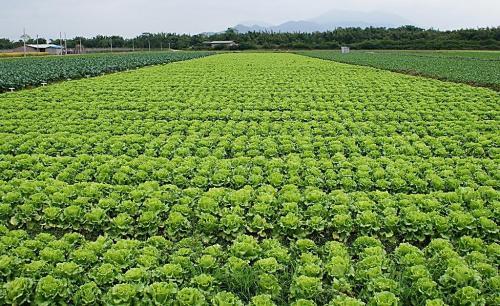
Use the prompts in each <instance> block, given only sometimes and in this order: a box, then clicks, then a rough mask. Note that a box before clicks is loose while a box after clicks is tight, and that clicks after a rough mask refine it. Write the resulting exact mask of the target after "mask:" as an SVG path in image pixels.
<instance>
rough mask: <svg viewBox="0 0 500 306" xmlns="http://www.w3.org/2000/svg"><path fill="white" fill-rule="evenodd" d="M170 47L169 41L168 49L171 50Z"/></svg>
mask: <svg viewBox="0 0 500 306" xmlns="http://www.w3.org/2000/svg"><path fill="white" fill-rule="evenodd" d="M171 50H172V49H171V48H170V42H168V51H171Z"/></svg>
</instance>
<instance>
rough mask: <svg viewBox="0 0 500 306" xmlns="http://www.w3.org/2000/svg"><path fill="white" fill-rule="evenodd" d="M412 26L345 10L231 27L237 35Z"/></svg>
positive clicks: (389, 17)
mask: <svg viewBox="0 0 500 306" xmlns="http://www.w3.org/2000/svg"><path fill="white" fill-rule="evenodd" d="M408 24H412V22H411V21H410V20H408V19H405V18H403V17H401V16H398V15H395V14H390V13H385V12H378V11H372V12H359V11H346V10H331V11H328V12H325V13H323V14H321V15H319V16H317V17H314V18H310V19H306V20H296V21H287V22H284V23H281V24H278V25H269V24H265V23H261V22H243V23H240V24H238V25H236V26H234V27H233V29H235V30H236V31H238V32H239V33H247V32H292V33H293V32H305V33H312V32H324V31H331V30H334V29H335V28H338V27H343V28H346V27H361V28H367V27H370V26H372V27H386V28H394V27H399V26H403V25H408Z"/></svg>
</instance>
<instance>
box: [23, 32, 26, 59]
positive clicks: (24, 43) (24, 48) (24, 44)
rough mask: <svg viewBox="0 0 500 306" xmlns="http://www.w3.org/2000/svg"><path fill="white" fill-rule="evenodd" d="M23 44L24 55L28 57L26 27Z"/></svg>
mask: <svg viewBox="0 0 500 306" xmlns="http://www.w3.org/2000/svg"><path fill="white" fill-rule="evenodd" d="M23 46H24V47H23V50H24V57H26V28H23Z"/></svg>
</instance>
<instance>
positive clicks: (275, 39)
mask: <svg viewBox="0 0 500 306" xmlns="http://www.w3.org/2000/svg"><path fill="white" fill-rule="evenodd" d="M212 40H234V41H236V42H237V43H238V44H239V45H238V47H233V48H235V49H240V50H245V49H336V48H339V47H340V46H344V45H346V46H350V47H351V48H353V49H483V50H499V49H500V27H493V28H481V29H462V30H451V31H439V30H435V29H422V28H418V27H415V26H403V27H399V28H375V27H369V28H337V29H335V30H332V31H328V32H315V33H277V32H249V33H238V32H236V31H235V30H233V29H231V28H230V29H228V30H227V31H225V32H221V33H213V34H198V35H188V34H175V33H143V34H141V35H139V36H137V37H135V38H124V37H121V36H102V35H98V36H95V37H93V38H85V37H75V38H73V39H68V41H67V45H68V48H74V47H75V46H76V45H77V44H79V43H80V41H81V43H82V45H83V46H84V47H86V48H109V47H110V45H111V42H112V43H113V47H114V48H136V49H149V48H151V49H155V50H157V49H160V48H168V46H169V43H170V46H171V48H174V49H207V48H210V46H209V45H206V44H203V42H205V41H212ZM49 41H50V42H53V43H59V40H58V39H49ZM39 42H41V43H42V42H45V40H44V39H39ZM29 43H35V41H34V40H30V41H29ZM20 45H22V42H21V41H17V42H14V41H10V40H8V39H0V49H11V48H15V47H18V46H20Z"/></svg>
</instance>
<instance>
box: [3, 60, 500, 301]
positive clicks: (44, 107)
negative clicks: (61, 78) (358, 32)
mask: <svg viewBox="0 0 500 306" xmlns="http://www.w3.org/2000/svg"><path fill="white" fill-rule="evenodd" d="M499 130H500V96H499V94H498V92H495V91H493V90H490V89H486V88H478V87H472V86H468V85H465V84H455V83H450V82H441V81H438V80H434V79H426V78H420V77H414V76H408V75H402V74H396V73H392V72H389V71H384V70H379V69H374V68H371V67H362V66H355V65H347V64H343V63H337V62H334V61H324V60H320V59H316V58H312V57H306V56H301V55H296V54H287V53H258V54H257V53H256V54H251V53H240V54H236V53H233V54H218V55H213V56H208V57H204V58H199V59H193V60H189V61H183V62H176V63H171V64H168V65H159V66H153V67H147V68H142V69H138V70H133V71H126V72H121V73H116V74H111V75H105V76H99V77H95V78H88V79H81V80H76V81H71V82H61V83H58V84H53V85H50V86H46V87H40V88H35V89H31V90H24V91H19V92H14V93H4V94H1V95H0V139H1V142H0V199H1V202H0V282H1V283H2V285H1V286H0V304H2V305H3V304H9V305H11V304H16V305H24V304H43V305H54V304H59V305H64V304H76V305H429V306H430V305H436V306H437V305H499V304H500V276H499V274H498V264H499V259H500V244H499V230H498V222H499V218H500V201H499V199H500V198H499V195H500V193H499V191H498V188H499V187H500V186H499V185H500V171H499V170H500V169H499V161H500V148H499V146H498V143H499V140H500V134H499V132H498V131H499Z"/></svg>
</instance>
